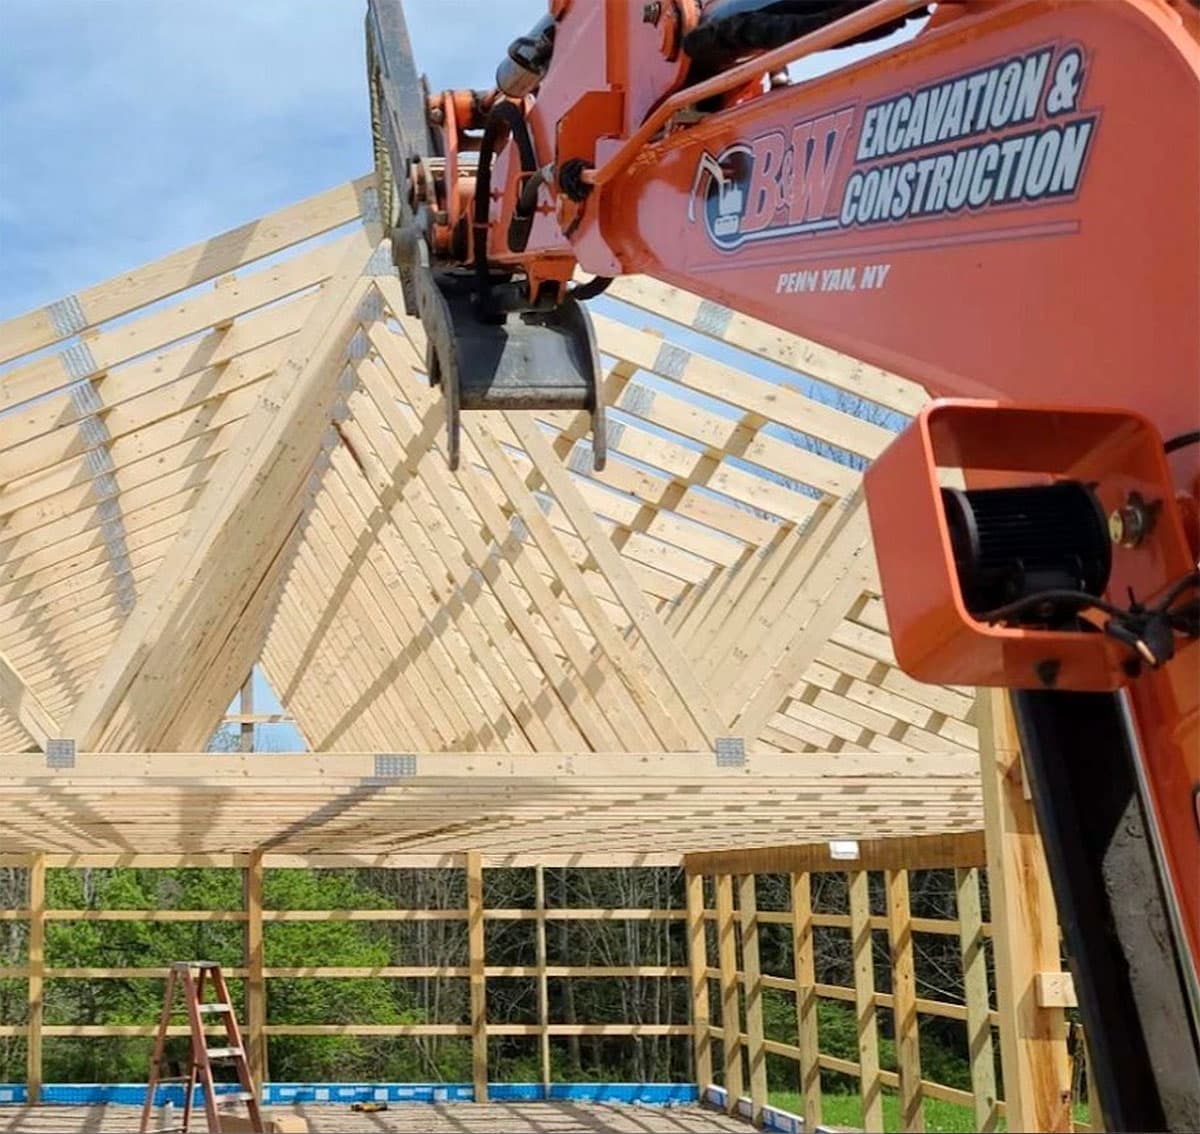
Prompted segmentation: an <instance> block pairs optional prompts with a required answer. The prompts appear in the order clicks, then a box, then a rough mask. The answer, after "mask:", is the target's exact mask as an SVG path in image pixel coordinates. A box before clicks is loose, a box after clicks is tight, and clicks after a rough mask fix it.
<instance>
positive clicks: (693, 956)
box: [687, 874, 713, 1099]
mask: <svg viewBox="0 0 1200 1134" xmlns="http://www.w3.org/2000/svg"><path fill="white" fill-rule="evenodd" d="M687 927H688V973H689V974H690V977H691V1003H692V1047H693V1051H694V1053H695V1067H696V1089H697V1090H698V1091H699V1092H700V1097H701V1099H703V1097H704V1092H705V1090H707V1089H708V1088H709V1087H710V1086H711V1085H712V1081H713V1069H712V1035H711V1034H710V1032H709V1028H710V1027H711V1025H712V1015H711V1009H710V1007H709V1003H708V934H707V931H706V929H705V921H704V875H703V874H689V875H688V876H687Z"/></svg>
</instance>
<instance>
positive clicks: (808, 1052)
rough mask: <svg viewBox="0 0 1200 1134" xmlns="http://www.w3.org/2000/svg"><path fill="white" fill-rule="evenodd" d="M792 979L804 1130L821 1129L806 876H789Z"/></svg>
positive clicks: (809, 894)
mask: <svg viewBox="0 0 1200 1134" xmlns="http://www.w3.org/2000/svg"><path fill="white" fill-rule="evenodd" d="M790 883H791V894H792V910H791V921H792V977H793V980H794V981H795V985H796V1033H797V1042H798V1046H799V1051H798V1053H797V1054H798V1063H799V1070H800V1084H799V1085H800V1094H801V1097H802V1098H803V1102H804V1129H805V1130H816V1129H817V1128H818V1127H819V1126H820V1125H821V1049H820V1043H819V1037H818V1027H817V989H816V985H817V963H816V944H815V941H814V937H813V912H812V883H811V878H810V876H809V875H808V874H807V873H793V874H791V876H790Z"/></svg>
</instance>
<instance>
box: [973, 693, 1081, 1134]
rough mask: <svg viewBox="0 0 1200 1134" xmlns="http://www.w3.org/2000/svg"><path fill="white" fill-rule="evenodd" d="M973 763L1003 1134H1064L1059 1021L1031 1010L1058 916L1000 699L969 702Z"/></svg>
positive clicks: (1063, 1033)
mask: <svg viewBox="0 0 1200 1134" xmlns="http://www.w3.org/2000/svg"><path fill="white" fill-rule="evenodd" d="M978 704H979V714H978V717H979V719H978V724H979V760H980V768H981V771H982V774H983V814H984V825H985V828H986V832H987V861H988V886H989V893H990V896H991V923H992V946H993V950H994V953H995V965H996V1004H997V1007H998V1009H999V1012H1000V1058H1001V1061H1002V1063H1003V1066H1004V1095H1005V1105H1006V1108H1007V1109H1006V1116H1007V1120H1008V1126H1009V1129H1010V1130H1048V1131H1068V1130H1070V1129H1071V1128H1072V1118H1071V1075H1070V1067H1069V1065H1068V1060H1067V1021H1066V1012H1065V1011H1064V1009H1063V1008H1061V1007H1039V1005H1038V1002H1037V995H1036V988H1035V982H1036V978H1037V974H1038V973H1043V972H1058V971H1059V970H1060V969H1061V967H1062V957H1061V953H1060V947H1059V927H1058V911H1057V908H1056V907H1055V904H1054V893H1053V891H1052V890H1051V888H1050V877H1049V873H1048V871H1047V869H1046V859H1045V855H1044V853H1043V850H1042V841H1041V837H1040V836H1039V834H1038V831H1037V823H1036V820H1035V818H1034V812H1033V804H1032V803H1031V802H1030V801H1029V800H1028V799H1026V798H1025V793H1024V791H1023V789H1022V782H1023V777H1022V774H1021V754H1020V746H1019V743H1018V739H1017V730H1016V724H1015V723H1014V721H1013V719H1012V713H1011V711H1010V709H1009V705H1008V697H1007V694H1005V693H1004V692H1002V691H1000V690H986V689H985V690H981V691H980V694H979V702H978Z"/></svg>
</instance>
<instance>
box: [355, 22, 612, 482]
mask: <svg viewBox="0 0 1200 1134" xmlns="http://www.w3.org/2000/svg"><path fill="white" fill-rule="evenodd" d="M367 73H368V79H369V82H370V89H371V118H372V127H373V131H374V137H375V170H376V175H377V179H378V183H379V200H380V213H381V217H382V219H383V222H384V227H385V230H386V232H387V235H388V236H390V238H391V242H392V257H393V259H394V261H395V263H396V267H397V269H398V271H399V274H400V280H401V284H402V286H403V291H404V301H405V305H406V306H407V308H408V313H409V314H410V315H413V316H415V317H417V318H418V319H419V320H420V322H421V326H422V327H423V328H424V331H425V334H426V337H427V348H426V361H427V367H428V373H429V380H430V384H431V385H435V386H437V385H440V386H441V387H442V391H443V393H444V396H445V399H446V423H447V431H448V444H447V449H448V456H449V463H450V467H451V468H452V469H454V468H457V467H458V462H459V453H460V441H459V435H460V420H461V418H460V415H461V413H462V412H463V411H466V410H485V409H486V410H583V411H588V412H590V414H591V417H592V433H593V444H592V452H593V460H594V463H595V467H596V469H597V470H599V469H602V468H603V467H604V461H605V439H604V410H603V405H602V399H601V385H600V374H601V371H600V356H599V353H598V351H597V349H596V341H595V336H594V334H593V332H592V325H591V320H590V318H589V317H588V314H587V311H586V310H585V309H584V307H583V305H582V303H580V302H579V298H578V297H576V298H573V297H572V296H571V294H570V293H569V292H567V293H566V294H563V295H560V296H559V297H558V299H557V302H547V301H546V300H545V299H542V298H537V297H533V296H531V295H530V294H529V292H530V288H529V286H528V284H527V282H526V281H525V280H524V279H523V278H522V277H521V276H520V274H519V273H514V272H513V271H512V269H511V268H509V269H504V268H503V267H500V266H495V267H493V266H490V265H488V264H487V262H486V239H487V232H486V225H483V226H481V225H480V224H479V222H478V221H476V223H475V225H474V226H473V227H474V237H475V239H477V240H479V241H481V242H484V243H483V246H482V247H481V248H479V247H477V248H476V249H475V250H474V258H475V270H474V271H465V270H463V269H462V268H461V267H460V268H457V269H455V268H452V267H451V266H450V265H451V264H452V263H458V264H461V262H462V256H461V255H459V256H457V257H446V262H445V263H444V264H443V263H439V257H438V249H439V246H440V245H441V244H444V243H445V242H446V239H447V238H446V235H445V234H446V233H447V231H451V233H452V235H451V237H450V239H451V240H452V241H453V242H454V243H456V244H457V246H458V248H459V250H460V251H461V249H462V244H463V241H464V240H465V239H466V230H467V228H468V225H467V224H466V223H465V215H464V216H462V217H456V216H454V215H453V214H454V212H455V210H454V209H452V208H451V207H450V200H451V198H453V200H454V201H455V202H460V201H461V197H462V186H461V185H460V180H461V176H460V171H461V174H467V173H468V172H469V171H470V167H469V166H468V165H467V163H466V162H463V163H462V165H461V166H460V163H459V153H458V145H459V138H458V136H457V135H458V129H457V127H458V126H465V125H466V123H463V122H459V121H457V120H456V118H455V113H454V109H453V95H452V94H451V95H447V96H443V100H442V101H438V100H431V99H430V98H429V95H428V92H427V89H426V86H425V84H424V82H423V80H421V79H420V78H419V77H418V75H417V71H416V67H415V64H414V62H413V55H412V45H411V42H410V40H409V36H408V29H407V26H406V24H405V20H404V9H403V4H402V2H401V0H369V6H368V13H367ZM498 97H499V96H496V95H494V94H492V95H482V94H480V95H477V96H476V98H475V107H474V109H476V110H477V111H478V112H479V113H480V114H484V113H486V112H488V110H489V108H488V106H487V103H488V100H489V99H496V98H498ZM435 103H436V105H435ZM447 103H449V104H450V105H446V104H447ZM503 105H504V107H505V110H506V113H505V115H503V117H505V118H506V119H511V117H512V115H513V108H514V106H515V104H513V103H504V104H503ZM431 120H432V122H431ZM487 160H488V161H489V162H490V160H491V159H490V154H489V155H488V158H487ZM534 189H536V185H535V186H534ZM460 209H461V205H460ZM460 220H461V221H462V222H463V223H461V224H456V223H455V222H456V221H460Z"/></svg>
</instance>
